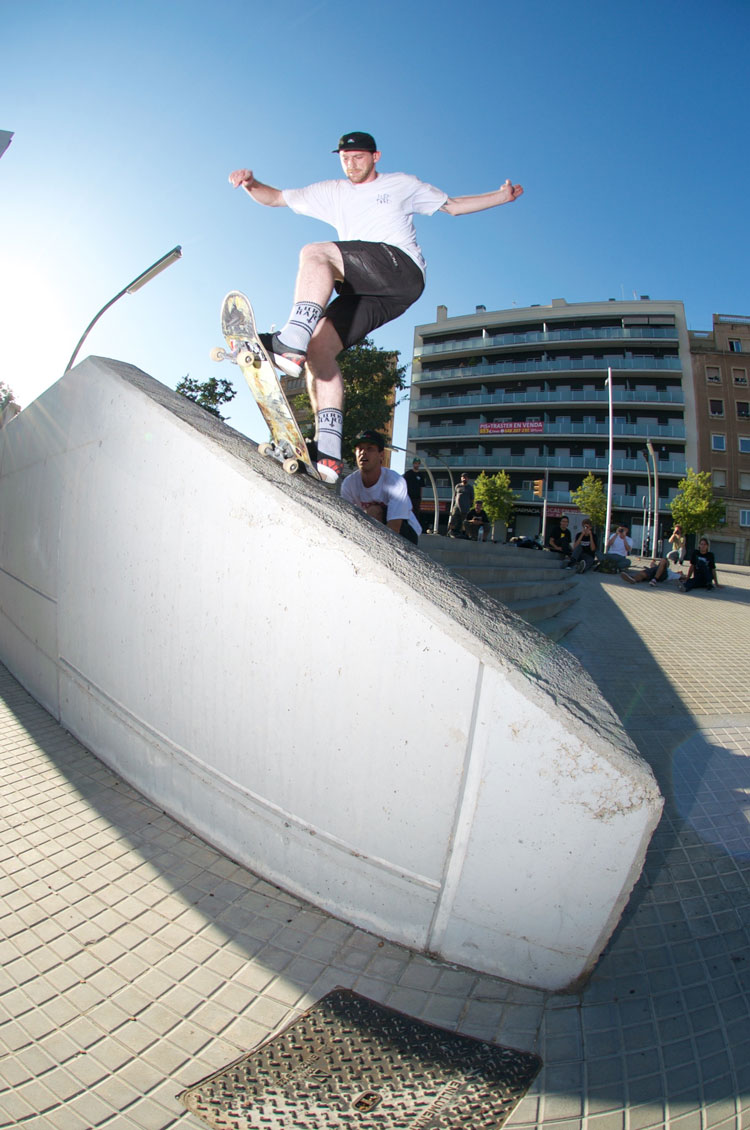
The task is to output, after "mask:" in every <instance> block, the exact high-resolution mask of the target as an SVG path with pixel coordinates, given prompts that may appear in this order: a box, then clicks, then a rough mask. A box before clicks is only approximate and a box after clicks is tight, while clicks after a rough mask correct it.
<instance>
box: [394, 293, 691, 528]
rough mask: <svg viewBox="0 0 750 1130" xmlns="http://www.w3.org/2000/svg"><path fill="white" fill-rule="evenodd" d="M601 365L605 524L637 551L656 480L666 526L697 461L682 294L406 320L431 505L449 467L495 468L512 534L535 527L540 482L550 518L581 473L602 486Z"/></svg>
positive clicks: (414, 422) (416, 436)
mask: <svg viewBox="0 0 750 1130" xmlns="http://www.w3.org/2000/svg"><path fill="white" fill-rule="evenodd" d="M609 369H611V370H612V377H613V388H612V417H613V419H612V425H613V434H614V444H613V489H612V519H613V522H625V523H626V524H627V525H628V526H630V528H631V530H632V532H633V536H634V542H635V545H636V548H638V547H639V546H640V544H641V538H642V535H643V528H644V525H646V524H647V518H646V511H647V509H648V508H649V500H652V499H653V497H654V496H653V494H652V491H653V488H654V480H655V479H656V480H658V487H659V506H658V510H659V518H660V523H659V524H660V531H659V532H660V533H667V534H668V533H669V530H670V529H671V525H672V520H671V514H670V511H669V502H670V500H671V499H672V498H673V497H674V495H675V494H676V493H677V485H678V483H679V480H680V479H681V478H683V477H684V475H685V471H686V468H687V466H688V465H690V466H696V465H697V455H698V452H697V444H696V438H695V437H696V419H695V391H694V384H693V379H692V369H691V357H690V342H689V337H688V331H687V325H686V322H685V311H684V307H683V304H682V303H681V302H674V301H666V302H654V301H651V300H650V299H648V298H643V299H641V300H639V301H638V300H637V301H628V302H624V301H622V302H621V301H609V302H590V303H575V304H573V303H568V302H566V301H565V300H564V299H555V300H553V301H552V303H551V304H550V305H549V306H530V307H526V308H514V309H511V310H496V311H491V312H488V311H487V310H486V309H485V308H484V307H482V306H479V307H477V308H476V311H475V312H474V313H473V314H468V315H462V316H459V317H448V312H447V309H446V308H445V307H444V306H439V307H438V310H437V318H436V321H435V322H432V323H429V324H426V325H421V326H417V327H416V329H415V334H414V362H413V369H412V392H411V403H410V415H409V447H410V449H411V448H416V450H417V452H418V454H419V455H420V457H421V458H422V459H423V460H424V462H425V463H426V465H427V466H428V467H429V468H430V469H431V470H432V472H433V475H434V476H435V478H436V481H437V483H438V493H439V502H440V509H441V511H442V510H443V509H445V508H447V507H448V505H449V502H450V494H451V487H450V475H449V471H450V472H451V473H452V475H453V477H454V479H455V478H456V475H457V474H461V473H463V472H466V473H467V474H468V475H469V477H470V478H471V479H474V478H476V476H478V475H479V474H480V473H481V472H482V471H486V472H487V473H488V474H494V473H495V472H496V471H499V470H505V471H507V472H508V473H509V475H510V478H511V485H512V487H513V490H514V491H515V493H516V494H517V496H518V497H519V504H518V506H517V507H516V524H515V532H516V533H522V534H528V535H530V536H535V535H536V534H538V533H539V532H540V530H541V527H542V511H543V499H542V498H541V497H539V496H538V495H537V494H535V484H537V483H538V482H539V480H540V479H542V480H544V481H545V482H546V499H547V520H548V524H549V519H550V518H553V519H554V517H555V515H556V514H560V513H562V512H569V513H571V515H572V517H573V518H574V519H575V518H576V517H579V516H578V515H577V512H576V510H575V507H574V506H573V504H572V503H571V497H570V495H571V491H574V490H575V489H576V488H577V487H578V486H580V484H581V482H582V481H583V479H584V478H585V477H586V475H587V474H588V473H589V472H590V471H591V472H594V474H596V475H601V477H602V478H603V480H604V485H605V487H606V481H607V474H608V468H609V391H608V388H607V385H606V379H607V373H608V370H609ZM649 445H650V446H649ZM649 452H651V453H652V454H651V455H649Z"/></svg>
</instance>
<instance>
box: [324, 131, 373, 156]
mask: <svg viewBox="0 0 750 1130" xmlns="http://www.w3.org/2000/svg"><path fill="white" fill-rule="evenodd" d="M342 149H361V150H362V152H363V153H377V151H378V147H377V145H376V144H375V138H374V137H373V136H372V134H371V133H356V132H355V133H345V134H343V136H342V137H340V138H339V143H338V145H337V146H336V148H335V149H332V150H331V152H332V153H340V152H341V150H342Z"/></svg>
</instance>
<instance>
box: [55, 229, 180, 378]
mask: <svg viewBox="0 0 750 1130" xmlns="http://www.w3.org/2000/svg"><path fill="white" fill-rule="evenodd" d="M181 257H182V248H181V247H179V246H178V247H173V248H172V250H171V251H168V252H167V254H166V255H162V257H161V259H157V260H156V262H155V263H152V265H151V266H150V267H149V268H148V270H146V271H142V272H141V274H140V275H138V276H137V277H136V278H134V279H133V281H132V282H130V283H128V285H127V286H126V287H123V289H122V290H121V291H120V293H119V294H116V295H115V296H114V298H110V300H109V302H108V303H107V305H106V306H102V308H101V310H100V311H99V313H98V314H97V315H96V317H94V318H92V319H91V321H90V322H89V324H88V325H87V326H86V329H85V330H84V331H83V334H82V336H81V340H80V341H79V342H78V345H77V346H76V347H75V349H74V350H73V355H72V357H71V358H70V361H68V363H67V365H66V366H65V372H66V373H67V372H68V370H69V369H72V368H73V363H74V361H75V359H76V357H77V356H78V351H79V350H80V348H81V346H82V345H83V343H84V341H85V340H86V338H87V337H88V335H89V334H90V333H91V330H92V329H93V328H94V326H95V325H96V323H97V322H98V321H99V319H100V318H101V316H102V314H104V313H106V311H107V310H109V308H110V306H114V304H115V302H117V300H118V299H119V298H122V296H123V294H135V292H136V291H137V290H140V289H141V287H142V286H145V285H146V283H147V282H151V279H154V278H156V276H157V275H160V274H161V272H162V271H166V269H167V267H171V265H172V264H173V263H176V262H177V260H178V259H180V258H181Z"/></svg>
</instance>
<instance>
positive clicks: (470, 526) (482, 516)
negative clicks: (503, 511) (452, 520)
mask: <svg viewBox="0 0 750 1130" xmlns="http://www.w3.org/2000/svg"><path fill="white" fill-rule="evenodd" d="M464 529H465V530H466V535H467V537H468V539H469V541H489V538H490V520H489V517H488V516H487V511H486V510H484V509H483V508H482V503H481V502H480V501H479V499H477V500H476V502H475V503H474V505H473V507H472V508H471V510H470V511H469V513H468V514H467V516H466V517H465V518H464Z"/></svg>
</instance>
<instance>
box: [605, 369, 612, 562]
mask: <svg viewBox="0 0 750 1130" xmlns="http://www.w3.org/2000/svg"><path fill="white" fill-rule="evenodd" d="M604 383H605V385H606V386H607V391H608V393H609V397H608V399H609V448H608V462H607V519H606V523H605V526H604V549H605V551H606V548H607V538H608V537H609V526H610V523H611V521H612V455H613V450H614V431H613V424H612V370H611V368H610V369H607V379H606V381H605V382H604Z"/></svg>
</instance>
